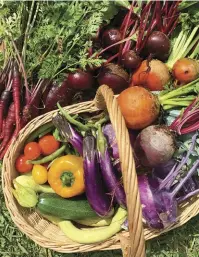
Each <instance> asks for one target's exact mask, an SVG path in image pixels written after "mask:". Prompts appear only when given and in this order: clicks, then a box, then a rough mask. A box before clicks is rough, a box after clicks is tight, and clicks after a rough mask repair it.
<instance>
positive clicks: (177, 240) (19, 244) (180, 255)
mask: <svg viewBox="0 0 199 257" xmlns="http://www.w3.org/2000/svg"><path fill="white" fill-rule="evenodd" d="M15 256H20V257H26V256H29V257H80V256H81V257H121V256H122V254H121V251H120V250H117V251H106V252H93V253H85V254H81V253H78V254H60V253H56V252H53V251H50V250H46V249H44V248H41V247H39V246H37V245H36V244H34V243H33V242H32V241H31V240H29V239H28V238H27V237H26V236H24V235H23V234H22V233H21V232H19V231H18V229H17V228H16V227H15V225H14V223H13V222H12V221H11V218H10V216H9V214H8V212H7V210H6V207H5V204H4V198H3V195H2V191H1V190H0V257H15ZM167 256H168V257H187V256H188V257H199V216H198V217H196V218H194V219H192V220H191V221H190V222H189V223H187V224H186V225H185V226H183V227H181V228H179V229H176V230H174V231H171V232H170V233H167V234H166V235H163V236H161V237H159V238H158V240H157V239H155V240H151V241H149V242H148V243H147V257H167Z"/></svg>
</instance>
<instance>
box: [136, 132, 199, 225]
mask: <svg viewBox="0 0 199 257" xmlns="http://www.w3.org/2000/svg"><path fill="white" fill-rule="evenodd" d="M196 137H197V134H195V135H194V136H193V137H192V145H191V147H190V149H189V151H188V152H187V154H186V157H185V158H182V160H181V161H180V163H176V164H174V166H173V168H172V169H171V170H170V172H169V173H168V175H167V176H166V177H165V178H164V179H163V180H160V179H158V177H155V176H152V175H140V176H138V185H139V190H140V197H141V203H142V205H143V208H142V212H143V217H144V219H145V220H146V222H147V224H148V225H149V226H150V227H152V228H155V229H162V228H165V227H167V226H169V225H170V224H172V223H174V222H175V221H176V218H177V204H178V202H177V201H178V200H179V199H180V198H178V197H177V195H178V193H179V192H180V190H181V189H182V188H183V186H184V185H185V183H187V181H189V179H190V178H191V177H192V176H193V175H194V174H195V173H196V172H197V168H198V167H199V161H198V160H196V161H195V162H194V163H193V166H192V167H191V168H190V169H189V170H188V172H187V173H186V175H185V176H184V177H182V178H180V179H177V177H178V176H179V173H180V171H181V169H182V167H183V165H184V164H185V163H186V162H187V160H188V157H189V156H190V154H191V152H192V150H193V147H194V144H195V142H196ZM176 179H177V183H175V186H173V183H174V181H175V180H176ZM197 193H198V190H194V191H193V192H192V193H191V194H190V193H188V195H187V196H188V197H189V196H193V195H194V194H197ZM185 199H186V198H185ZM181 200H182V199H181Z"/></svg>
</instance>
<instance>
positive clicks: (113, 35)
mask: <svg viewBox="0 0 199 257" xmlns="http://www.w3.org/2000/svg"><path fill="white" fill-rule="evenodd" d="M121 40H122V34H121V33H120V31H119V30H118V29H114V28H112V29H107V30H106V31H104V33H103V36H102V44H103V46H104V47H107V46H110V45H113V44H115V43H118V42H119V41H121ZM119 47H120V45H119V44H118V45H116V46H114V47H112V48H110V51H111V52H112V53H117V51H118V50H119Z"/></svg>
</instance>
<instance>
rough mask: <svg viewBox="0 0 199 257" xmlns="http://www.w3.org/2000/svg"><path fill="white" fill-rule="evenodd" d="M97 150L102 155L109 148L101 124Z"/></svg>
mask: <svg viewBox="0 0 199 257" xmlns="http://www.w3.org/2000/svg"><path fill="white" fill-rule="evenodd" d="M97 148H98V151H99V152H100V153H101V154H104V153H105V151H106V148H107V142H106V138H105V137H104V134H103V132H102V126H101V125H100V124H98V134H97Z"/></svg>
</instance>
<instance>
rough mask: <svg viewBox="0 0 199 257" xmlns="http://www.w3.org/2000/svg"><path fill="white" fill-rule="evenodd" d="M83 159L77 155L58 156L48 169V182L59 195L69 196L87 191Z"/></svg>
mask: <svg viewBox="0 0 199 257" xmlns="http://www.w3.org/2000/svg"><path fill="white" fill-rule="evenodd" d="M83 173H84V170H83V159H82V158H81V157H78V156H75V155H65V156H62V157H59V158H57V159H56V160H54V162H53V163H52V165H51V167H50V169H49V171H48V183H49V184H50V186H51V187H52V189H53V190H54V191H55V193H57V194H58V195H60V196H62V197H64V198H69V197H73V196H76V195H79V194H82V193H83V192H84V191H85V184H84V175H83Z"/></svg>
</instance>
